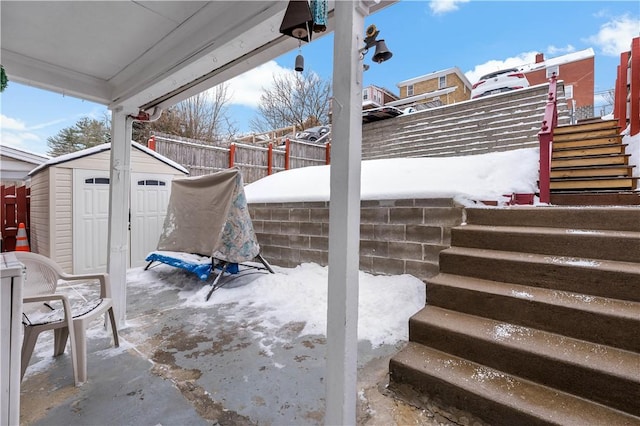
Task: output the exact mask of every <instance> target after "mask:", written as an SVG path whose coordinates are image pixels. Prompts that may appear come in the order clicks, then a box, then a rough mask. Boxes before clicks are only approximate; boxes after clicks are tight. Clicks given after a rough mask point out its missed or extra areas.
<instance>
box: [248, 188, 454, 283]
mask: <svg viewBox="0 0 640 426" xmlns="http://www.w3.org/2000/svg"><path fill="white" fill-rule="evenodd" d="M249 211H250V213H251V218H252V220H253V226H254V229H255V231H256V235H257V237H258V242H259V243H260V247H261V249H262V255H263V256H264V257H265V258H266V259H267V260H268V261H269V262H270V263H271V264H274V265H278V266H283V267H294V266H297V265H299V264H301V263H305V262H313V263H318V264H320V265H325V266H326V265H327V264H328V262H329V255H328V248H329V203H328V202H300V203H268V204H266V203H255V204H249ZM463 220H464V209H463V207H462V206H461V205H459V204H457V203H455V202H454V201H453V200H452V199H444V198H442V199H439V198H437V199H406V200H380V201H363V202H362V203H361V213H360V222H361V224H360V270H362V271H365V272H370V273H374V274H380V275H398V274H404V273H407V274H411V275H414V276H416V277H418V278H420V279H426V278H429V277H431V276H433V275H435V274H437V273H438V255H439V253H440V251H441V250H444V249H445V248H447V247H449V245H450V241H451V228H452V227H453V226H457V225H459V224H461V223H462V222H463Z"/></svg>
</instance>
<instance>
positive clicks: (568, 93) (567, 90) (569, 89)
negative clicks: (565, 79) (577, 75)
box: [564, 84, 573, 99]
mask: <svg viewBox="0 0 640 426" xmlns="http://www.w3.org/2000/svg"><path fill="white" fill-rule="evenodd" d="M564 97H565V98H566V99H573V84H567V85H566V86H564Z"/></svg>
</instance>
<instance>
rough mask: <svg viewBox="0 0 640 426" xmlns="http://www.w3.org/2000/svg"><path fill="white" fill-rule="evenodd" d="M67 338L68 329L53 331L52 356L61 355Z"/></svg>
mask: <svg viewBox="0 0 640 426" xmlns="http://www.w3.org/2000/svg"><path fill="white" fill-rule="evenodd" d="M68 338H69V327H62V328H56V329H55V330H53V356H58V355H62V354H63V353H64V348H65V347H66V346H67V340H68Z"/></svg>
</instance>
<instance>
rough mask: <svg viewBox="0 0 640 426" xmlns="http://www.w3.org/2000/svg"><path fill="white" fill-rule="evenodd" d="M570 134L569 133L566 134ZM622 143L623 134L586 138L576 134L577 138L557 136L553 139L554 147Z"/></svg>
mask: <svg viewBox="0 0 640 426" xmlns="http://www.w3.org/2000/svg"><path fill="white" fill-rule="evenodd" d="M566 136H569V135H566ZM621 143H622V136H620V135H616V136H607V137H601V138H585V137H583V136H582V135H580V134H579V135H576V137H575V138H568V137H567V138H563V139H560V138H555V137H554V139H553V148H556V149H560V148H576V147H582V146H594V145H617V144H621Z"/></svg>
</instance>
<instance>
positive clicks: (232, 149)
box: [229, 143, 236, 168]
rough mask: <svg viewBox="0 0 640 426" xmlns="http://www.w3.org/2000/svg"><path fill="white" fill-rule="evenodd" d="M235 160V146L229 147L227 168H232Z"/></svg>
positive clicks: (233, 144)
mask: <svg viewBox="0 0 640 426" xmlns="http://www.w3.org/2000/svg"><path fill="white" fill-rule="evenodd" d="M235 159H236V144H235V143H232V144H231V145H229V168H231V167H233V165H234V163H235Z"/></svg>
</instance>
